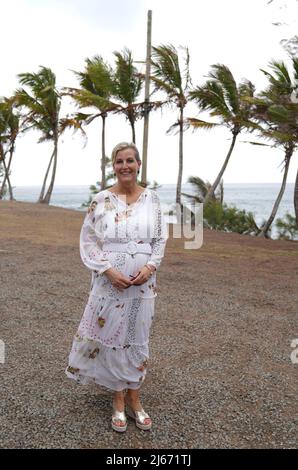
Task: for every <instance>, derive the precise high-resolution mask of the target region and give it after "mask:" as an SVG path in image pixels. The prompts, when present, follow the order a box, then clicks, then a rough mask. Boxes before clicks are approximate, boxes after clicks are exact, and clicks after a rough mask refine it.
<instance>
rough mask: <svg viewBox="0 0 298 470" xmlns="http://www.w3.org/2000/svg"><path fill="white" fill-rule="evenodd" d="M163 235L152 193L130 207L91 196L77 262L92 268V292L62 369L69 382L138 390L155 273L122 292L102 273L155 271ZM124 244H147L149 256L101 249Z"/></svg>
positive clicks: (109, 196) (114, 198) (112, 197)
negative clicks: (148, 267)
mask: <svg viewBox="0 0 298 470" xmlns="http://www.w3.org/2000/svg"><path fill="white" fill-rule="evenodd" d="M167 237H168V233H167V226H166V223H165V220H164V216H163V213H162V209H161V204H160V200H159V196H158V195H157V193H156V192H155V191H153V190H150V189H148V188H146V189H145V190H143V192H142V193H141V195H140V196H139V198H138V200H137V201H136V202H135V203H133V204H130V205H128V204H126V202H124V200H123V199H122V198H120V197H119V196H118V195H116V194H114V193H112V192H111V191H109V190H103V191H101V192H99V193H98V194H97V195H96V196H95V197H94V199H93V201H92V202H91V204H90V207H89V209H88V213H87V214H86V217H85V220H84V223H83V226H82V229H81V234H80V254H81V258H82V261H83V262H84V264H85V265H86V266H87V267H88V268H89V269H91V270H92V280H91V290H90V294H89V298H88V301H87V304H86V307H85V310H84V313H83V317H82V319H81V322H80V324H79V327H78V331H77V333H76V335H75V336H74V339H73V345H72V349H71V352H70V355H69V365H68V367H67V369H66V375H67V376H68V377H69V378H72V379H74V380H76V381H77V382H78V383H81V384H88V383H96V384H98V385H101V386H103V387H104V388H106V389H109V390H113V391H119V390H124V389H127V388H133V389H137V388H139V387H140V386H141V384H142V382H143V381H144V379H145V376H146V367H147V365H148V359H149V333H150V327H151V323H152V320H153V317H154V303H155V297H156V295H157V294H156V271H154V273H153V275H152V276H151V277H150V278H149V280H148V281H147V282H145V283H144V284H142V285H139V286H137V285H135V286H130V287H128V288H127V289H124V290H123V291H119V290H118V289H116V288H115V287H114V286H113V285H112V284H111V282H110V281H109V279H108V278H107V277H106V276H105V274H104V271H105V270H106V269H108V268H110V267H113V268H115V269H117V270H118V271H120V272H122V273H123V274H124V275H125V276H126V277H128V278H130V277H132V276H133V275H134V274H135V273H137V272H138V270H139V269H140V268H141V267H143V266H144V265H145V264H152V265H153V266H155V268H156V269H158V267H159V266H160V263H161V260H162V258H163V256H164V250H165V245H166V240H167ZM128 242H131V243H132V246H136V245H135V244H137V246H141V245H142V244H147V247H148V243H149V244H150V245H149V249H150V251H152V252H151V254H150V253H138V252H136V253H130V252H127V249H126V250H123V251H118V252H117V251H108V248H106V247H107V243H109V244H110V243H117V244H118V248H119V243H124V244H125V246H126V247H127V243H128ZM131 243H130V244H131ZM109 246H111V245H109ZM114 246H115V245H114ZM123 246H124V245H123ZM103 247H104V249H105V250H106V251H104V250H103ZM144 247H145V245H144ZM150 247H151V248H150ZM121 249H122V247H121ZM128 251H134V250H128Z"/></svg>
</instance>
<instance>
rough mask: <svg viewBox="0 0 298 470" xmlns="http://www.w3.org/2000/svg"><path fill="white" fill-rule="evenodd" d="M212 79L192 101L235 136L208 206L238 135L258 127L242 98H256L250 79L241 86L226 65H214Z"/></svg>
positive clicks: (202, 124) (192, 122) (195, 91)
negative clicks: (217, 119)
mask: <svg viewBox="0 0 298 470" xmlns="http://www.w3.org/2000/svg"><path fill="white" fill-rule="evenodd" d="M208 76H209V77H210V79H209V80H207V81H206V83H205V84H204V85H202V86H197V87H196V88H194V89H193V90H191V91H190V92H189V97H190V99H191V100H193V101H195V102H196V103H197V104H198V105H199V107H200V108H201V109H202V110H203V111H205V110H208V111H210V115H211V116H216V117H218V118H219V120H220V122H219V124H220V125H224V126H226V127H228V129H229V130H230V132H231V133H232V142H231V145H230V148H229V150H228V153H227V155H226V158H225V160H224V163H223V165H222V167H221V169H220V171H219V173H218V175H217V177H216V179H215V181H214V183H213V184H212V185H211V187H210V188H209V189H208V192H207V194H206V197H205V203H207V202H208V200H209V199H210V197H212V194H213V193H214V191H215V190H216V188H217V186H218V185H219V183H220V181H221V179H222V177H223V174H224V172H225V170H226V167H227V165H228V163H229V160H230V157H231V155H232V152H233V149H234V146H235V143H236V139H237V136H238V134H239V133H240V132H241V131H242V130H243V129H249V130H251V129H254V128H257V124H256V123H253V122H252V121H251V117H252V112H251V109H252V105H251V104H250V103H249V102H245V101H242V97H243V96H250V97H252V96H253V95H254V91H255V87H254V85H253V84H252V83H251V82H250V81H249V80H243V81H242V82H241V83H240V84H239V86H237V84H236V81H235V79H234V77H233V75H232V72H231V71H230V69H229V68H228V67H227V66H226V65H224V64H214V65H212V70H211V72H209V74H208ZM187 124H188V125H191V126H192V127H193V128H195V129H196V128H204V127H205V128H210V127H211V126H214V125H218V124H214V123H208V122H205V121H201V120H197V119H195V118H189V119H188V120H187Z"/></svg>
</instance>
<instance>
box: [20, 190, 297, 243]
mask: <svg viewBox="0 0 298 470" xmlns="http://www.w3.org/2000/svg"><path fill="white" fill-rule="evenodd" d="M279 189H280V185H279V184H277V183H263V184H261V183H259V184H255V183H245V184H238V183H237V184H236V183H235V184H232V183H230V184H225V185H224V202H226V203H227V204H233V205H235V206H236V207H237V208H239V209H245V210H247V211H250V212H253V214H254V216H255V220H256V222H257V223H258V224H259V223H261V222H262V220H263V219H267V218H268V216H269V215H270V213H271V210H272V207H273V204H274V201H275V199H276V197H277V194H278V191H279ZM39 192H40V186H17V187H15V188H14V197H15V198H16V199H17V200H18V201H27V202H36V201H37V199H38V196H39ZM157 192H158V194H159V196H160V200H161V202H162V203H164V204H172V205H173V207H174V206H175V197H176V185H175V184H163V185H161V187H160V188H158V189H157ZM182 192H185V193H188V194H193V193H194V191H193V187H192V185H191V184H189V183H185V184H183V185H182ZM89 194H90V191H89V186H88V185H82V186H55V187H54V191H53V193H52V198H51V205H54V206H59V207H66V208H70V209H74V210H78V211H85V210H86V208H84V207H81V205H82V203H83V202H86V201H88V199H89ZM293 197H294V183H288V184H287V186H286V190H285V193H284V196H283V199H282V201H281V203H280V207H279V209H278V212H277V217H276V218H278V217H281V218H283V216H284V215H285V213H286V212H290V214H292V215H294V202H293ZM183 201H184V202H187V201H188V200H187V198H183ZM167 220H168V221H174V219H173V218H169V217H168V219H167ZM271 236H272V237H273V238H275V237H276V230H275V229H274V226H273V230H272V235H271Z"/></svg>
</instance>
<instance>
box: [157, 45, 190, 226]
mask: <svg viewBox="0 0 298 470" xmlns="http://www.w3.org/2000/svg"><path fill="white" fill-rule="evenodd" d="M181 49H182V51H183V53H184V55H183V57H182V58H181V57H179V54H178V51H177V49H176V48H175V47H174V46H173V45H172V44H168V45H164V44H162V45H160V46H158V47H153V48H152V61H151V65H152V76H151V77H150V78H151V80H152V82H153V83H154V84H155V91H158V90H161V91H163V92H164V93H165V94H166V96H167V102H168V103H169V104H170V105H175V106H176V107H177V108H178V112H179V114H178V120H177V122H176V123H175V124H173V126H171V127H170V129H169V130H168V132H172V130H174V129H177V128H178V129H179V167H178V178H177V188H176V203H177V204H179V205H180V207H181V209H182V206H181V185H182V174H183V132H184V108H185V106H186V104H187V98H188V90H189V85H190V83H191V78H190V72H189V60H190V56H189V51H188V48H187V47H182V48H181ZM181 62H182V63H183V68H182V63H181ZM182 217H183V211H182V210H181V218H182Z"/></svg>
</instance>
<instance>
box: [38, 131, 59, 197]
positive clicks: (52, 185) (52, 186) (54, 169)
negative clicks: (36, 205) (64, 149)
mask: <svg viewBox="0 0 298 470" xmlns="http://www.w3.org/2000/svg"><path fill="white" fill-rule="evenodd" d="M57 157H58V133H57V130H55V140H54V165H53V171H52V177H51V182H50V184H49V187H48V190H47V192H46V195H45V197H44V199H43V200H42V201H41V202H43V203H44V204H49V203H50V200H51V196H52V192H53V188H54V183H55V177H56V168H57Z"/></svg>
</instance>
